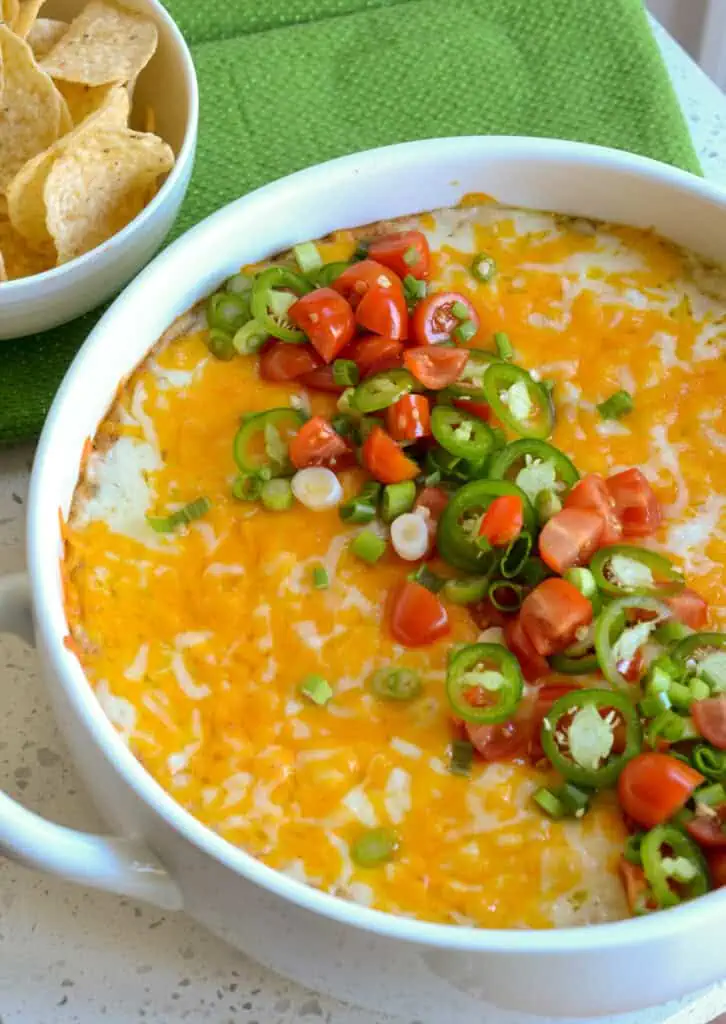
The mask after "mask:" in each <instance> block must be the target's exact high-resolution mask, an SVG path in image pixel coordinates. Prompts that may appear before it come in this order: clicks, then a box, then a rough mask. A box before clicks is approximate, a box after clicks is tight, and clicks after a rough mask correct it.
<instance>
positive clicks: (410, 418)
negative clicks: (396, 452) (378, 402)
mask: <svg viewBox="0 0 726 1024" xmlns="http://www.w3.org/2000/svg"><path fill="white" fill-rule="evenodd" d="M386 429H387V431H388V433H389V434H390V435H391V437H392V438H393V439H394V440H395V441H415V440H416V439H417V438H419V437H428V435H429V434H430V433H431V409H430V407H429V400H428V398H427V397H426V395H402V396H401V397H400V398H399V399H398V401H397V402H394V403H393V405H389V406H388V408H387V409H386Z"/></svg>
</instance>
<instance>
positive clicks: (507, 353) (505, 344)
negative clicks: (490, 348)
mask: <svg viewBox="0 0 726 1024" xmlns="http://www.w3.org/2000/svg"><path fill="white" fill-rule="evenodd" d="M494 344H495V345H496V346H497V352H498V353H499V358H500V359H511V358H512V356H513V355H514V349H513V348H512V343H511V341H510V340H509V335H507V334H505V333H504V331H497V332H496V334H495V335H494Z"/></svg>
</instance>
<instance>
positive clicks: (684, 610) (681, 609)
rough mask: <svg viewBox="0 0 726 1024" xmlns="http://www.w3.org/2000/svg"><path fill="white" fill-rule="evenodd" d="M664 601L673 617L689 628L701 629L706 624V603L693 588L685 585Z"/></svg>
mask: <svg viewBox="0 0 726 1024" xmlns="http://www.w3.org/2000/svg"><path fill="white" fill-rule="evenodd" d="M665 603H666V604H667V605H668V607H669V608H670V610H671V611H672V612H673V617H674V618H675V619H678V621H679V622H682V623H683V625H684V626H690V628H691V629H703V628H704V626H706V625H707V624H708V605H707V604H706V602H705V601H704V599H703V598H702V597H701V595H700V594H697V593H696V591H695V590H691V589H690V588H689V587H685V588H684V589H683V590H681V591H680V592H679V593H678V594H674V595H673V596H672V597H667V598H666V599H665Z"/></svg>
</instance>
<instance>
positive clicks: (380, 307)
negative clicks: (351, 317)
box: [355, 288, 408, 341]
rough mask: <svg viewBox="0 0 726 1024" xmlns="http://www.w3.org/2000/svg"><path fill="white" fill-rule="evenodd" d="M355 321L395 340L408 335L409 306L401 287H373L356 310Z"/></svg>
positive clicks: (375, 332)
mask: <svg viewBox="0 0 726 1024" xmlns="http://www.w3.org/2000/svg"><path fill="white" fill-rule="evenodd" d="M355 322H356V323H357V324H358V326H359V327H364V328H365V329H366V330H367V331H372V332H373V333H374V334H381V335H383V336H385V337H386V338H392V339H393V340H394V341H404V340H405V339H406V338H407V337H408V307H407V306H406V299H405V298H404V295H403V292H402V291H401V289H400V288H388V289H386V288H371V289H370V291H368V292H366V294H365V295H364V296H363V298H362V299H361V300H360V302H359V303H358V305H357V306H356V310H355Z"/></svg>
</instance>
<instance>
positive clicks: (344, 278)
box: [331, 260, 403, 309]
mask: <svg viewBox="0 0 726 1024" xmlns="http://www.w3.org/2000/svg"><path fill="white" fill-rule="evenodd" d="M331 288H332V289H333V290H334V291H336V292H338V293H339V294H340V295H342V296H343V298H344V299H346V300H347V301H348V302H349V303H350V305H351V306H352V307H353V309H355V308H356V307H357V306H358V303H359V302H360V300H361V299H362V298H363V296H364V295H365V294H366V293H367V292H369V291H371V290H376V289H381V288H384V289H391V290H394V291H395V290H398V291H399V292H400V293H401V295H403V285H402V284H401V279H400V277H398V275H397V274H394V273H393V272H392V271H390V270H389V269H388V267H384V266H383V264H382V263H377V262H376V261H375V260H360V261H359V262H358V263H354V264H353V265H352V266H350V267H348V268H347V269H346V270H344V271H343V273H342V274H339V275H338V277H336V279H335V280H334V281H333V283H332V285H331Z"/></svg>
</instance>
